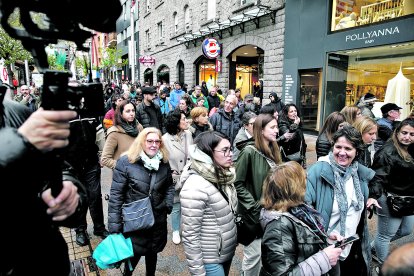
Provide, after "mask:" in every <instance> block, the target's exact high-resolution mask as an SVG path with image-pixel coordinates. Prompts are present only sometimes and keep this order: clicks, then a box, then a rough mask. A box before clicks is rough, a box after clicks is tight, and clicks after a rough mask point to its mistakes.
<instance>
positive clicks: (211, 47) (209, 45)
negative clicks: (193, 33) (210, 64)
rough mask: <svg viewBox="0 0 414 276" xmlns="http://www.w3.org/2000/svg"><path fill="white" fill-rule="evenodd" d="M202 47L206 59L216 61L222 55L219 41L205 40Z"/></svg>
mask: <svg viewBox="0 0 414 276" xmlns="http://www.w3.org/2000/svg"><path fill="white" fill-rule="evenodd" d="M201 46H202V49H203V54H204V56H205V57H206V58H209V59H215V58H217V57H218V56H219V55H220V53H221V46H220V43H218V41H217V40H215V39H214V38H206V39H204V41H203V44H201Z"/></svg>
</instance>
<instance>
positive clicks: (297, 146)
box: [278, 116, 307, 165]
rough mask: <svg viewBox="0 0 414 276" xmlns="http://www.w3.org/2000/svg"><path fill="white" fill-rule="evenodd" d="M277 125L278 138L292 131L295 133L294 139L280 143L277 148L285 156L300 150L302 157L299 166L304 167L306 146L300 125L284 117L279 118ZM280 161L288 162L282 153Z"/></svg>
mask: <svg viewBox="0 0 414 276" xmlns="http://www.w3.org/2000/svg"><path fill="white" fill-rule="evenodd" d="M278 124H279V135H280V136H281V135H283V134H285V133H286V132H289V131H290V132H292V131H293V132H294V133H295V137H294V138H293V139H291V140H289V141H287V140H283V141H280V143H279V147H281V148H283V152H284V153H285V154H286V155H290V154H294V153H296V152H298V151H299V150H300V151H301V153H302V156H303V157H304V158H303V161H302V164H301V165H304V162H306V148H307V145H306V141H305V136H304V135H303V131H302V124H301V123H299V125H297V124H295V123H293V122H292V121H291V120H290V119H289V118H287V117H285V116H280V117H279V121H278ZM281 151H282V150H281ZM282 159H283V161H285V162H287V161H289V160H287V159H286V157H285V155H284V154H283V153H282Z"/></svg>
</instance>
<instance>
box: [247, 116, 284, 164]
mask: <svg viewBox="0 0 414 276" xmlns="http://www.w3.org/2000/svg"><path fill="white" fill-rule="evenodd" d="M273 120H276V119H275V118H274V117H273V116H272V115H270V114H259V116H257V117H256V120H255V121H254V124H253V137H254V146H255V147H256V149H257V150H258V151H260V152H261V153H263V154H264V155H265V156H267V157H268V158H270V159H272V160H273V161H274V162H275V163H276V164H281V163H282V157H281V156H280V150H279V146H278V145H277V143H276V142H270V144H269V143H268V142H267V141H266V140H265V139H264V138H263V134H262V130H263V129H264V128H265V127H266V125H267V124H268V123H270V122H271V121H273ZM269 145H270V146H269Z"/></svg>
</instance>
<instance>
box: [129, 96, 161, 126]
mask: <svg viewBox="0 0 414 276" xmlns="http://www.w3.org/2000/svg"><path fill="white" fill-rule="evenodd" d="M149 108H154V109H155V113H156V114H157V121H158V126H159V129H160V130H162V129H163V121H164V119H163V116H162V114H161V108H160V107H159V106H158V105H156V104H154V103H152V104H151V106H147V105H146V104H145V103H144V102H142V103H140V104H138V105H137V113H136V114H135V117H136V118H137V120H138V122H139V123H140V124H141V125H142V127H143V128H146V127H153V125H151V117H150V115H149V114H148V109H149Z"/></svg>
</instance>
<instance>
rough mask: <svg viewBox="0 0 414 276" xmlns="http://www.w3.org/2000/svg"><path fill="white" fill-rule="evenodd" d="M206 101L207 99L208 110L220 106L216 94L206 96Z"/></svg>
mask: <svg viewBox="0 0 414 276" xmlns="http://www.w3.org/2000/svg"><path fill="white" fill-rule="evenodd" d="M207 101H208V108H209V109H208V111H209V112H210V110H211V109H213V107H217V108H219V106H220V98H219V96H218V95H215V96H214V97H213V96H211V95H208V96H207Z"/></svg>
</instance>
